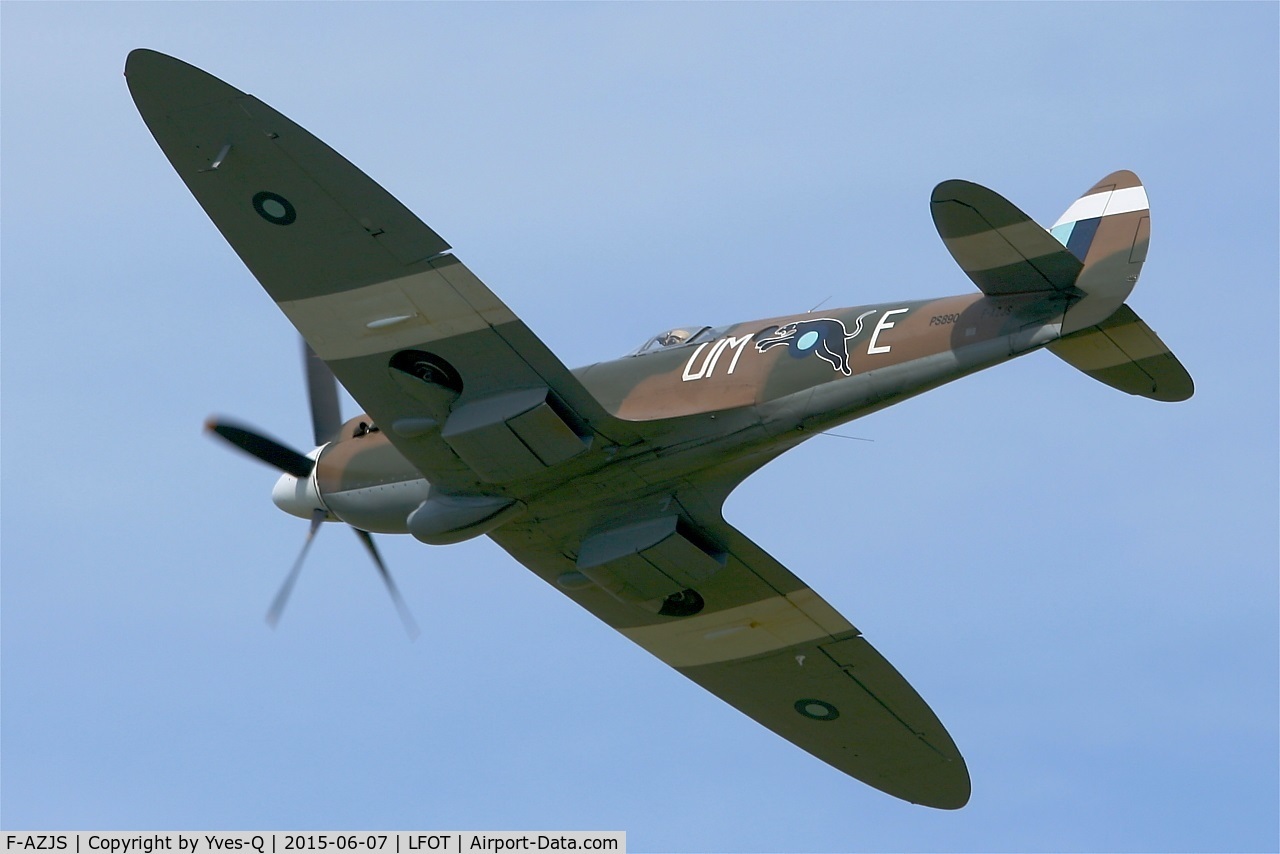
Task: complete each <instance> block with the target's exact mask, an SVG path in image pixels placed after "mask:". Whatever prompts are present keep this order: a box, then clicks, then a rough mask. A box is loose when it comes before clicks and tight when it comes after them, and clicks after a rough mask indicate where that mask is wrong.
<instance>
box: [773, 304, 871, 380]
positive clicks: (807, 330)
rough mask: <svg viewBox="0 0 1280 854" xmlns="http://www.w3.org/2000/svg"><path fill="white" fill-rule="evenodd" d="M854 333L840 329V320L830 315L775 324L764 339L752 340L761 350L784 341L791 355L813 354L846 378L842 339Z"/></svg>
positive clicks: (846, 354) (846, 365) (844, 348)
mask: <svg viewBox="0 0 1280 854" xmlns="http://www.w3.org/2000/svg"><path fill="white" fill-rule="evenodd" d="M858 321H859V322H858V327H859V329H860V328H861V326H862V322H861V321H862V318H861V317H859V318H858ZM857 334H858V333H857V332H854V333H853V335H850V334H849V331H848V330H847V329H845V328H844V323H843V322H842V321H839V320H836V319H835V318H833V317H820V318H817V319H815V320H800V321H797V322H795V323H788V324H787V325H786V326H779V327H778V328H777V330H776V331H774V333H773V334H772V335H770V336H769V337H768V338H764V339H762V340H760V341H757V342H756V350H757V352H760V353H763V352H764V351H765V350H768V349H769V348H770V347H776V346H778V345H779V344H786V345H787V349H788V351H789V352H790V353H791V355H792V356H795V357H796V358H802V357H804V356H808V355H809V354H810V353H813V354H815V355H816V356H817V357H818V358H819V359H821V360H822V361H824V362H827V363H828V364H830V365H831V367H833V368H835V369H836V370H837V371H839V372H840V373H842V374H844V375H845V376H846V377H847V376H849V375H850V374H851V373H852V372H851V371H850V370H849V348H848V346H847V345H846V342H847V341H848V339H850V338H853V337H854V336H856V335H857Z"/></svg>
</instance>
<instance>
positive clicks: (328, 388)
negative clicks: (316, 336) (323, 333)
mask: <svg viewBox="0 0 1280 854" xmlns="http://www.w3.org/2000/svg"><path fill="white" fill-rule="evenodd" d="M302 364H303V368H304V370H305V371H306V374H307V398H308V399H309V400H310V401H311V428H312V430H314V431H315V437H316V444H317V445H323V444H324V443H325V442H328V441H330V440H332V439H333V437H334V436H335V435H336V434H337V432H338V428H339V427H341V426H342V408H341V406H340V405H339V403H338V379H337V377H335V376H334V375H333V371H331V370H329V366H328V365H326V364H325V363H324V361H323V360H322V359H321V358H320V357H319V356H317V355H316V351H315V350H312V349H311V345H310V344H308V343H307V342H306V341H303V342H302Z"/></svg>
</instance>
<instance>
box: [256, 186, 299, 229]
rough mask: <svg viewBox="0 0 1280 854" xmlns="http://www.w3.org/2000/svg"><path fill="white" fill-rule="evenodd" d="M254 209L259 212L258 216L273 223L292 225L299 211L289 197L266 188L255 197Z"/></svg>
mask: <svg viewBox="0 0 1280 854" xmlns="http://www.w3.org/2000/svg"><path fill="white" fill-rule="evenodd" d="M253 209H254V210H255V211H257V212H258V216H260V217H262V218H263V219H265V220H266V221H267V222H269V223H271V224H273V225H290V224H292V223H293V221H294V220H296V219H297V218H298V212H297V211H295V210H294V209H293V205H292V204H290V203H289V200H288V199H286V198H285V197H284V196H282V195H280V194H279V193H269V192H267V191H266V190H263V191H262V192H261V193H258V194H256V195H255V196H254V197H253Z"/></svg>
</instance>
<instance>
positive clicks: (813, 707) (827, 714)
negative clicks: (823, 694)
mask: <svg viewBox="0 0 1280 854" xmlns="http://www.w3.org/2000/svg"><path fill="white" fill-rule="evenodd" d="M796 711H797V712H799V713H800V714H802V715H804V716H805V717H806V718H810V719H811V720H815V721H834V720H835V719H836V718H838V717H840V710H839V709H837V708H836V707H835V706H833V705H831V704H830V703H827V702H824V701H823V700H813V699H805V700H796Z"/></svg>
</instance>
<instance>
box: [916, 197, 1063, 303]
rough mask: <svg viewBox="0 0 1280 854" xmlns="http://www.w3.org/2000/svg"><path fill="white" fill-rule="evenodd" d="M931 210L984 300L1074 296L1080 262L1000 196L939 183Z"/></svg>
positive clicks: (952, 250)
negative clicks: (1014, 296)
mask: <svg viewBox="0 0 1280 854" xmlns="http://www.w3.org/2000/svg"><path fill="white" fill-rule="evenodd" d="M929 208H930V210H931V212H932V213H933V223H934V225H935V226H937V228H938V234H939V236H941V237H942V242H943V243H945V244H946V245H947V250H948V251H949V252H950V253H951V257H953V258H955V259H956V263H957V264H959V265H960V269H962V270H964V271H965V273H966V274H967V275H968V276H969V278H970V279H972V280H973V283H974V284H975V285H977V286H978V288H979V289H980V290H981V291H982V292H983V293H984V294H986V295H987V296H1008V295H1010V294H1025V293H1037V292H1047V293H1048V294H1052V293H1053V292H1058V293H1061V294H1062V295H1064V296H1066V295H1069V294H1071V295H1077V294H1078V292H1077V291H1076V290H1075V281H1076V277H1077V276H1079V275H1080V270H1081V269H1082V268H1083V265H1082V264H1081V262H1080V260H1079V259H1078V258H1076V256H1074V255H1072V254H1071V252H1070V251H1068V249H1067V247H1065V246H1063V245H1062V244H1061V243H1059V242H1058V240H1056V239H1055V238H1054V237H1053V235H1051V234H1050V233H1049V232H1047V231H1045V230H1044V229H1043V228H1041V227H1040V225H1039V224H1037V223H1036V222H1035V220H1033V219H1031V217H1029V216H1027V215H1026V214H1025V213H1023V212H1022V211H1020V210H1018V208H1017V207H1015V206H1014V205H1013V204H1012V203H1011V202H1010V201H1009V200H1008V199H1006V198H1004V197H1003V196H1001V195H1000V194H998V193H995V192H993V191H991V190H988V189H987V188H986V187H983V186H980V185H978V184H974V183H971V182H969V181H943V182H942V183H941V184H939V185H938V186H937V187H935V188H934V190H933V197H932V199H931V203H930V205H929Z"/></svg>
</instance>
